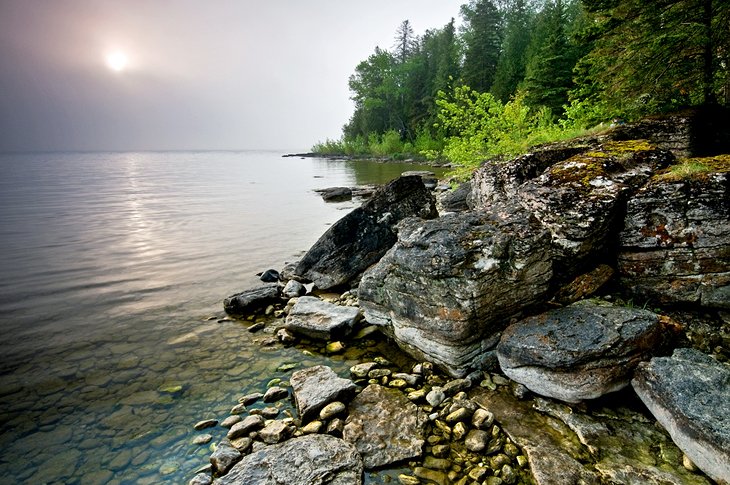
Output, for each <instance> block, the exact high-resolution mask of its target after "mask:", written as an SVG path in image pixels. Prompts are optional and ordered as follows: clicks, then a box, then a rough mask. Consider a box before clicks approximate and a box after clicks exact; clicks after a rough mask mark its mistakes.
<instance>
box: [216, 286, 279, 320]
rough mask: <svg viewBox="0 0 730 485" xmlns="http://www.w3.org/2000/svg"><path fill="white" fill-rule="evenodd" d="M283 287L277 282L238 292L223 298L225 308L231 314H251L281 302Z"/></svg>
mask: <svg viewBox="0 0 730 485" xmlns="http://www.w3.org/2000/svg"><path fill="white" fill-rule="evenodd" d="M280 295H281V289H280V288H279V286H278V285H277V284H268V285H262V286H259V287H257V288H252V289H250V290H246V291H243V292H241V293H236V294H235V295H232V296H229V297H228V298H226V299H225V300H223V308H224V309H225V310H226V312H227V313H230V314H231V315H249V314H252V313H255V312H256V311H258V310H261V309H263V308H266V307H267V306H268V305H270V304H272V303H279V302H280V301H281V300H280V298H279V297H280Z"/></svg>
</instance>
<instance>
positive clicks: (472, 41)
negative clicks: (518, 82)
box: [461, 0, 502, 93]
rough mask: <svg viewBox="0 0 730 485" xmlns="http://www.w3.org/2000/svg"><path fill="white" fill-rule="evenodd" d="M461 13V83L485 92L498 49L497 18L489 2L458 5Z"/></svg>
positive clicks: (486, 0) (498, 29)
mask: <svg viewBox="0 0 730 485" xmlns="http://www.w3.org/2000/svg"><path fill="white" fill-rule="evenodd" d="M461 14H462V17H463V18H464V21H465V26H464V31H463V33H462V39H463V41H464V45H465V50H464V67H463V69H462V74H461V76H462V80H463V81H464V83H465V84H466V85H467V86H470V87H471V88H473V89H475V90H477V91H479V92H485V93H486V92H488V91H489V90H490V89H491V87H492V83H493V82H494V75H495V72H496V70H497V61H498V60H499V53H500V49H501V46H502V32H501V26H502V19H501V15H500V13H499V10H498V9H497V7H496V6H495V5H494V3H493V2H492V1H491V0H471V2H470V3H468V4H466V5H464V6H462V8H461Z"/></svg>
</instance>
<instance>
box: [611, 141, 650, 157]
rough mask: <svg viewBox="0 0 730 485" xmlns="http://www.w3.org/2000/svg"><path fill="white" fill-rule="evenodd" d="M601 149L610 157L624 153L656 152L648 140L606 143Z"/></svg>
mask: <svg viewBox="0 0 730 485" xmlns="http://www.w3.org/2000/svg"><path fill="white" fill-rule="evenodd" d="M603 149H604V150H605V151H606V152H608V153H610V154H611V155H621V154H624V153H635V152H645V151H649V150H656V147H655V146H654V145H652V144H651V143H650V142H649V141H648V140H625V141H608V142H606V143H604V144H603Z"/></svg>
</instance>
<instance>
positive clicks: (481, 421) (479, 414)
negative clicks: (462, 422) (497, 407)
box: [471, 408, 494, 429]
mask: <svg viewBox="0 0 730 485" xmlns="http://www.w3.org/2000/svg"><path fill="white" fill-rule="evenodd" d="M493 423H494V414H493V413H491V412H489V411H487V410H486V409H481V408H479V409H477V410H476V411H474V415H473V416H472V418H471V424H472V426H474V427H475V428H477V429H489V428H491V427H492V424H493Z"/></svg>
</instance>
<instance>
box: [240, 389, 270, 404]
mask: <svg viewBox="0 0 730 485" xmlns="http://www.w3.org/2000/svg"><path fill="white" fill-rule="evenodd" d="M262 397H264V395H263V393H260V392H252V393H251V394H246V395H245V396H241V397H239V398H238V402H239V403H241V404H243V405H244V406H250V405H251V404H253V403H255V402H256V401H258V400H259V399H261V398H262Z"/></svg>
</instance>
